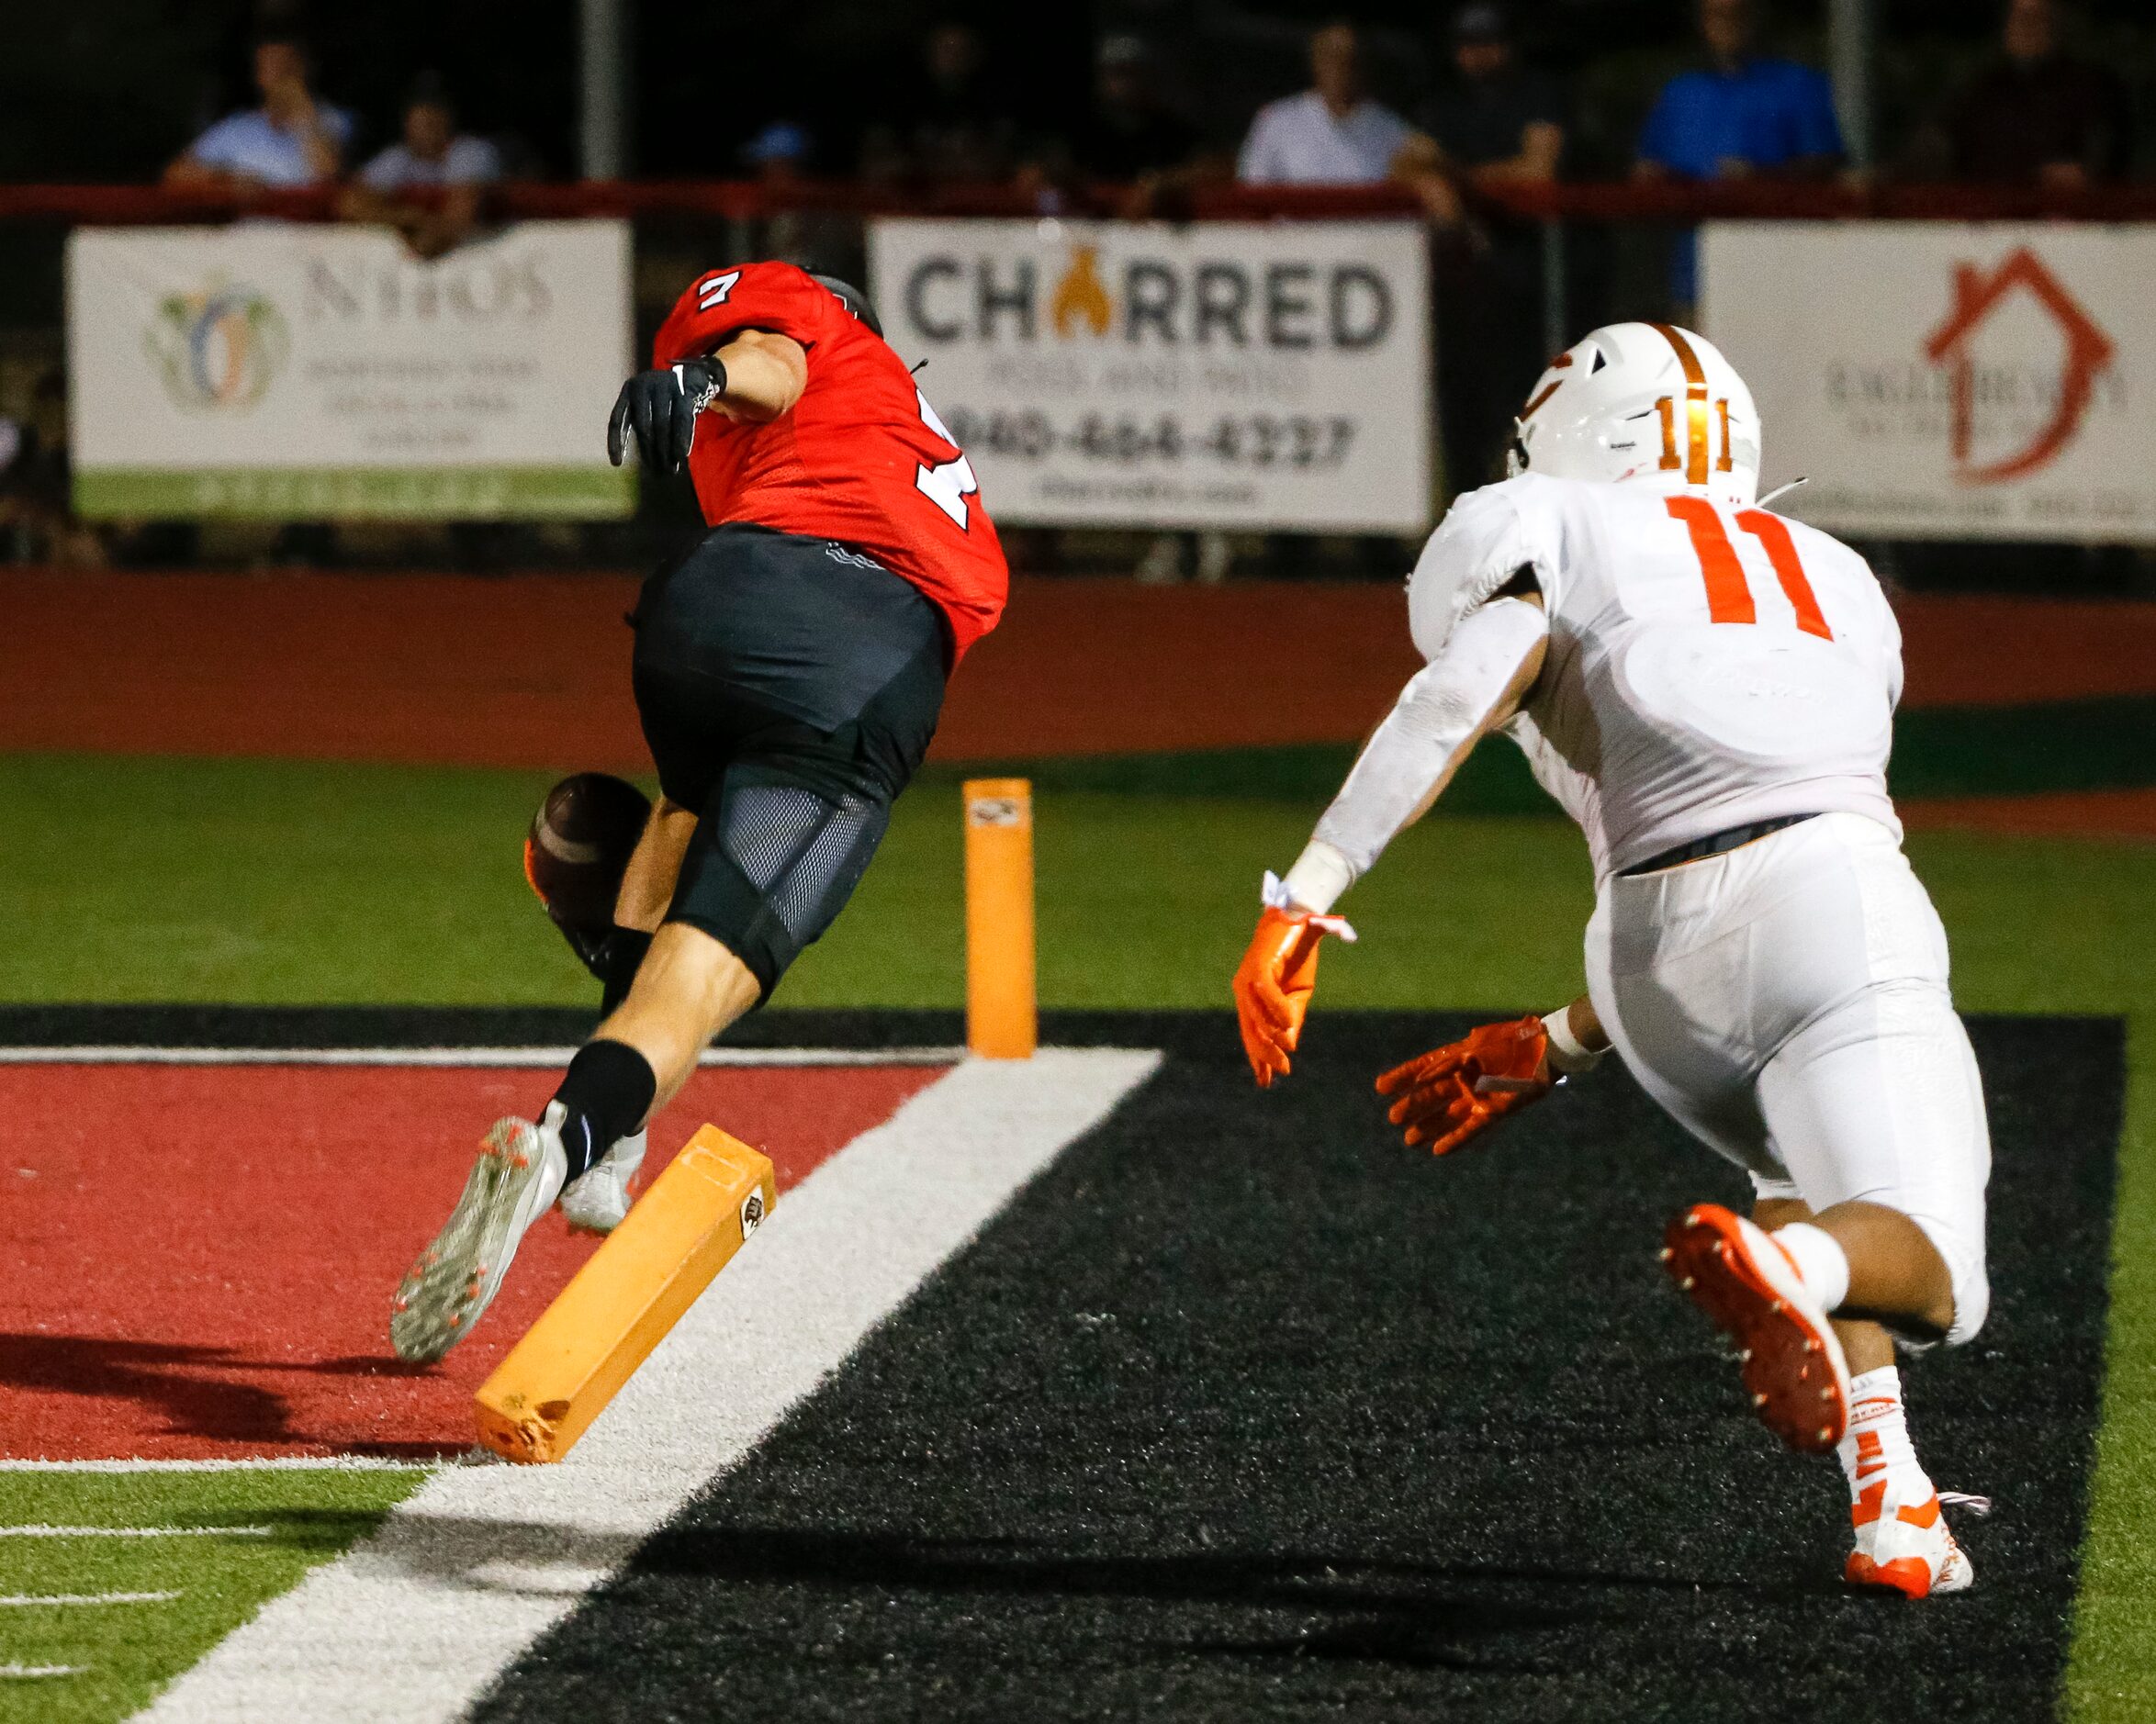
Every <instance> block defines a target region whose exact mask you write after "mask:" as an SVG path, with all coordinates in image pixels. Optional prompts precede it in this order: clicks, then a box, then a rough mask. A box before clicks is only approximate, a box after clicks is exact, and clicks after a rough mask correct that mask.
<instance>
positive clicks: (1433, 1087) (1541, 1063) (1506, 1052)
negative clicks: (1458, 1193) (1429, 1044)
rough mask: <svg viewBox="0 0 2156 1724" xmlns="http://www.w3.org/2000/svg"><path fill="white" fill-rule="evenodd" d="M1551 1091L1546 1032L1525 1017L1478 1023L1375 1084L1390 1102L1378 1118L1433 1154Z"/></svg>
mask: <svg viewBox="0 0 2156 1724" xmlns="http://www.w3.org/2000/svg"><path fill="white" fill-rule="evenodd" d="M1555 1087H1556V1078H1555V1074H1554V1073H1553V1072H1552V1071H1551V1070H1550V1062H1549V1033H1548V1032H1547V1031H1546V1030H1545V1029H1544V1027H1543V1021H1542V1020H1541V1019H1540V1018H1533V1017H1530V1018H1518V1019H1515V1020H1513V1021H1511V1022H1509V1023H1505V1024H1483V1025H1481V1026H1480V1027H1479V1028H1477V1029H1474V1030H1470V1031H1469V1032H1468V1033H1467V1035H1466V1036H1465V1037H1464V1038H1462V1039H1461V1040H1459V1041H1456V1042H1448V1043H1446V1044H1445V1046H1443V1047H1437V1048H1432V1050H1431V1051H1430V1052H1429V1053H1427V1054H1424V1055H1422V1056H1421V1057H1420V1058H1416V1059H1410V1060H1409V1061H1408V1062H1407V1064H1406V1065H1404V1066H1395V1067H1394V1068H1393V1069H1391V1070H1390V1071H1388V1072H1387V1073H1386V1074H1385V1075H1384V1076H1383V1077H1382V1078H1380V1079H1378V1080H1377V1093H1378V1094H1380V1095H1389V1096H1395V1097H1397V1098H1398V1099H1397V1100H1396V1101H1395V1102H1394V1103H1393V1104H1392V1108H1391V1111H1390V1112H1389V1113H1387V1115H1386V1117H1387V1119H1389V1120H1391V1121H1392V1123H1393V1124H1394V1125H1403V1126H1405V1127H1406V1128H1407V1138H1408V1142H1409V1145H1410V1146H1412V1145H1416V1144H1425V1143H1426V1144H1428V1145H1429V1146H1430V1153H1431V1154H1432V1155H1438V1156H1442V1155H1449V1154H1451V1153H1452V1152H1453V1151H1454V1149H1457V1148H1459V1147H1461V1146H1462V1145H1463V1144H1465V1143H1467V1142H1468V1141H1469V1140H1470V1139H1472V1138H1474V1137H1477V1136H1480V1135H1481V1134H1482V1133H1483V1132H1486V1131H1488V1129H1489V1128H1490V1127H1491V1126H1492V1125H1496V1124H1497V1123H1498V1121H1499V1120H1500V1119H1503V1118H1504V1117H1505V1116H1506V1115H1507V1114H1516V1113H1518V1112H1519V1111H1520V1110H1521V1109H1522V1108H1523V1107H1526V1106H1528V1105H1529V1104H1530V1103H1534V1102H1539V1101H1541V1100H1542V1098H1543V1097H1544V1096H1545V1095H1547V1094H1548V1093H1549V1092H1550V1091H1552V1090H1553V1089H1555Z"/></svg>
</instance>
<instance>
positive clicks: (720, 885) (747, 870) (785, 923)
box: [667, 765, 891, 999]
mask: <svg viewBox="0 0 2156 1724" xmlns="http://www.w3.org/2000/svg"><path fill="white" fill-rule="evenodd" d="M890 823H891V805H890V803H889V802H888V801H887V800H883V799H881V798H879V797H875V796H871V795H865V794H863V793H862V792H861V791H860V790H859V789H850V788H848V789H840V788H838V787H837V786H811V785H809V784H805V783H803V782H802V781H801V780H800V779H799V778H793V777H790V776H788V775H787V774H785V773H783V772H780V771H776V770H773V769H772V768H769V767H758V766H750V765H742V766H736V767H730V768H729V769H728V770H727V772H726V775H725V777H724V779H723V780H722V781H721V783H720V785H719V789H718V790H717V792H716V794H715V795H713V798H712V800H711V803H710V805H709V806H708V807H707V808H706V809H705V810H704V813H703V818H702V820H700V821H699V822H698V823H697V826H696V836H695V837H694V838H693V839H692V840H691V843H690V845H689V852H688V854H687V855H686V856H683V857H682V859H681V875H680V879H679V881H678V882H677V884H676V885H675V888H674V901H673V903H672V905H671V907H670V908H669V909H668V912H667V920H668V921H669V922H685V923H687V924H689V925H690V926H691V927H695V928H701V929H702V930H703V932H704V933H706V934H708V935H711V936H712V937H713V939H714V940H717V941H719V942H720V943H721V944H722V945H724V946H725V947H726V948H727V949H728V950H729V951H731V952H732V953H733V954H734V955H735V957H738V958H739V959H740V960H741V961H742V962H743V963H744V964H746V965H747V966H748V968H749V971H750V973H751V974H753V975H754V976H755V977H756V979H757V981H758V983H759V984H760V986H761V988H762V991H763V995H764V997H765V998H766V999H768V998H769V996H770V992H771V990H772V989H773V988H775V987H777V986H778V985H779V978H780V977H781V976H783V975H784V974H785V973H786V971H787V969H788V968H790V967H791V966H792V963H793V960H794V959H795V958H797V957H800V956H801V954H802V951H803V948H805V947H807V946H811V945H813V944H814V942H815V941H816V939H817V938H818V937H819V936H821V935H822V934H823V932H824V930H825V929H826V928H828V927H829V926H830V925H831V924H832V922H833V921H834V920H835V919H836V918H837V914H838V912H840V911H841V910H843V909H845V908H846V903H847V901H848V899H849V898H851V897H852V896H853V890H854V888H855V887H857V886H859V884H860V879H861V876H862V875H863V874H864V873H866V872H867V871H868V867H869V863H870V860H871V859H872V858H873V857H874V856H875V854H876V846H877V845H880V844H881V842H882V841H883V834H884V831H885V829H886V828H887V827H888V826H889V825H890Z"/></svg>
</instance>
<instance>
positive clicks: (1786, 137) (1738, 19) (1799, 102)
mask: <svg viewBox="0 0 2156 1724" xmlns="http://www.w3.org/2000/svg"><path fill="white" fill-rule="evenodd" d="M1700 37H1701V40H1702V41H1703V42H1704V43H1705V44H1706V49H1707V58H1708V65H1707V68H1706V70H1704V71H1701V72H1687V73H1680V74H1679V75H1678V76H1677V77H1674V78H1672V79H1670V81H1669V82H1668V84H1665V85H1664V86H1663V88H1662V94H1661V95H1660V97H1659V98H1658V99H1657V100H1656V103H1655V107H1654V111H1653V112H1652V113H1651V114H1649V115H1648V116H1647V123H1646V128H1645V130H1644V131H1643V132H1642V133H1641V134H1640V140H1639V172H1640V173H1641V174H1644V175H1646V176H1649V177H1653V176H1656V175H1660V174H1675V175H1677V176H1678V177H1679V178H1682V179H1690V180H1728V179H1738V178H1741V177H1743V176H1745V175H1747V174H1780V175H1783V176H1786V177H1790V178H1802V177H1807V176H1819V175H1825V174H1830V173H1832V172H1833V171H1834V170H1835V169H1836V167H1838V166H1839V165H1840V162H1841V157H1842V133H1841V127H1840V125H1839V124H1838V123H1837V122H1836V119H1835V113H1834V90H1833V87H1832V86H1831V85H1830V84H1828V83H1827V81H1826V79H1825V76H1824V75H1823V74H1822V73H1818V72H1815V71H1814V70H1813V69H1812V68H1811V67H1810V66H1800V65H1798V64H1797V63H1796V62H1794V61H1790V60H1775V59H1771V58H1769V56H1767V55H1764V54H1760V53H1757V52H1756V51H1755V44H1756V41H1757V11H1756V9H1755V6H1754V5H1753V0H1700Z"/></svg>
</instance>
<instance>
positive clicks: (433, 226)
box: [339, 72, 501, 257]
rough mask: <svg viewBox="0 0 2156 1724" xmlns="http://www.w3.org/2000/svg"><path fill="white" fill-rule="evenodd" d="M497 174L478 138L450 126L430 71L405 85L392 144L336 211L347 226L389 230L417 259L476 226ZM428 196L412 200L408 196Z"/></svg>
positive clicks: (450, 110)
mask: <svg viewBox="0 0 2156 1724" xmlns="http://www.w3.org/2000/svg"><path fill="white" fill-rule="evenodd" d="M500 177H501V157H500V152H499V151H496V150H495V148H494V146H493V145H492V144H490V143H488V141H487V140H485V139H484V138H474V137H472V136H470V135H469V134H467V133H463V132H459V131H458V130H457V129H456V107H455V103H453V102H452V101H451V100H450V96H449V91H448V89H447V87H446V86H445V85H444V84H443V82H442V79H441V76H440V74H439V73H432V72H428V73H421V74H420V76H419V77H418V78H416V79H415V80H413V82H412V87H411V93H410V95H408V96H407V97H406V98H405V103H404V129H403V135H402V137H401V138H400V139H399V141H398V142H396V143H393V144H391V145H390V146H389V147H388V148H387V150H385V151H382V152H381V153H380V154H379V155H377V156H376V157H375V159H374V160H373V161H372V162H368V163H367V164H366V166H365V167H364V168H362V169H361V170H360V172H359V179H358V182H357V183H356V184H355V185H351V186H348V187H347V188H346V189H345V192H344V195H343V197H342V200H341V201H340V203H339V213H340V214H341V215H342V216H343V218H345V219H346V220H347V221H371V222H376V223H378V224H379V225H381V226H383V227H388V228H395V229H397V230H398V231H399V233H401V234H403V235H404V240H405V243H406V244H407V245H409V246H410V247H411V249H412V251H413V252H416V253H417V254H418V255H419V256H421V257H440V256H441V255H442V254H443V253H444V252H447V251H449V250H450V249H451V248H453V247H455V246H458V245H462V244H463V243H464V241H466V240H467V239H469V238H470V237H471V233H472V229H474V228H475V227H476V226H477V224H478V219H479V200H480V198H481V197H482V196H484V195H485V190H486V187H487V186H488V185H491V184H493V183H494V182H495V181H496V180H499V179H500ZM413 192H421V193H424V194H428V196H421V197H413V196H409V194H410V193H413Z"/></svg>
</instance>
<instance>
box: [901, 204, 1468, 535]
mask: <svg viewBox="0 0 2156 1724" xmlns="http://www.w3.org/2000/svg"><path fill="white" fill-rule="evenodd" d="M869 257H870V281H871V284H872V287H871V291H872V292H873V294H874V297H875V299H876V305H877V310H878V312H879V314H880V315H881V319H882V321H883V326H884V329H885V331H886V333H887V334H888V336H889V338H890V340H891V342H892V344H893V346H894V347H896V348H897V349H898V351H899V353H901V354H902V355H903V356H904V358H905V359H907V360H908V361H926V365H925V367H924V369H923V370H922V372H921V387H922V389H923V391H924V392H925V393H926V396H927V397H928V399H929V400H930V401H931V402H933V403H934V404H935V407H936V409H937V411H938V413H940V414H941V415H942V417H943V420H944V421H945V423H947V424H948V425H949V427H950V430H951V434H952V436H953V437H954V438H955V439H956V441H957V442H959V443H960V445H961V446H962V447H963V448H964V449H965V451H966V453H967V454H968V455H969V456H970V457H971V461H972V464H973V468H974V471H975V472H976V473H977V474H978V475H979V476H980V479H981V487H982V495H983V498H985V500H986V501H987V504H988V507H989V509H990V511H991V512H992V513H993V514H994V516H995V517H996V519H997V520H998V521H1008V522H1010V523H1012V524H1014V525H1033V526H1084V525H1095V524H1097V525H1103V526H1144V527H1221V528H1236V527H1243V528H1268V529H1285V530H1291V531H1304V532H1358V531H1366V532H1400V533H1414V532H1422V531H1424V530H1425V529H1426V528H1427V527H1428V526H1429V524H1430V518H1431V436H1432V410H1431V354H1430V286H1429V275H1428V269H1427V263H1426V258H1425V252H1424V241H1423V235H1422V230H1421V229H1420V227H1419V226H1418V225H1417V224H1415V223H1413V222H1408V221H1354V222H1345V221H1343V222H1331V221H1308V222H1269V223H1260V222H1197V223H1194V224H1191V225H1188V226H1182V227H1169V226H1165V225H1162V224H1156V223H1129V222H1087V221H1060V220H1039V221H1004V220H998V221H943V220H914V219H904V220H886V221H878V222H876V223H874V224H873V225H872V227H871V229H870V246H869Z"/></svg>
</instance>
